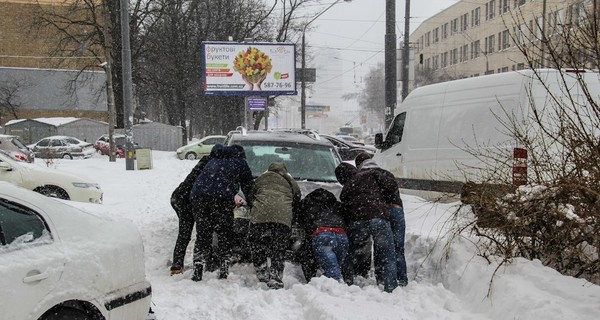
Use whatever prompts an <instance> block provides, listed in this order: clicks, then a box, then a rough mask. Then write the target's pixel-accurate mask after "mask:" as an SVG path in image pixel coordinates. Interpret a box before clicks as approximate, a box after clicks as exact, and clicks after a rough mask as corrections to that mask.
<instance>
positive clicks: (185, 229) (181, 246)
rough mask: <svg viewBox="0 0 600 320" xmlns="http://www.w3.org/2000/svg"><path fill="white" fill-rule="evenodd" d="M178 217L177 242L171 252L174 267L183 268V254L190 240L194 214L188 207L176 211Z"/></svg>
mask: <svg viewBox="0 0 600 320" xmlns="http://www.w3.org/2000/svg"><path fill="white" fill-rule="evenodd" d="M176 213H177V216H178V217H179V231H178V234H177V241H175V249H174V250H173V264H172V266H174V267H180V268H181V267H183V263H184V260H185V252H186V250H187V246H188V244H189V243H190V240H191V239H192V231H193V229H194V223H195V221H194V213H193V211H192V210H191V208H190V207H189V206H186V207H185V208H181V209H179V210H176Z"/></svg>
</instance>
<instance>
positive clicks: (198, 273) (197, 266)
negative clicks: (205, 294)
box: [192, 263, 204, 281]
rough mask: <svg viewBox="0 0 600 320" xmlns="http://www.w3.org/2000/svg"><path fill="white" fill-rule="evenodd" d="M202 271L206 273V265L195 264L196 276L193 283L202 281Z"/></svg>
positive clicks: (193, 277)
mask: <svg viewBox="0 0 600 320" xmlns="http://www.w3.org/2000/svg"><path fill="white" fill-rule="evenodd" d="M202 271H204V265H203V264H202V263H194V275H193V276H192V281H201V280H202Z"/></svg>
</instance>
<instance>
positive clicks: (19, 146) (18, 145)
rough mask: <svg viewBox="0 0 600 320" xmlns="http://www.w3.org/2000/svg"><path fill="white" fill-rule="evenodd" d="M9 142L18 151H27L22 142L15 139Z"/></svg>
mask: <svg viewBox="0 0 600 320" xmlns="http://www.w3.org/2000/svg"><path fill="white" fill-rule="evenodd" d="M10 142H12V143H13V144H14V145H15V146H17V148H19V149H27V146H25V144H23V142H21V140H19V139H17V138H13V139H11V140H10Z"/></svg>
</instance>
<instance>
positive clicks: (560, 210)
mask: <svg viewBox="0 0 600 320" xmlns="http://www.w3.org/2000/svg"><path fill="white" fill-rule="evenodd" d="M563 10H564V9H563V8H550V10H549V11H550V13H549V14H548V16H547V17H546V18H545V19H538V17H533V19H532V17H530V16H529V15H530V14H529V13H527V12H520V11H515V12H513V14H512V19H513V21H512V24H511V25H513V26H518V27H514V28H513V29H511V30H512V35H511V39H512V41H513V43H514V44H515V46H516V47H517V48H518V50H519V51H520V52H521V53H522V54H523V57H524V58H525V61H526V62H527V64H528V66H529V67H530V68H531V69H533V70H534V75H535V80H536V81H538V82H539V83H540V84H541V85H542V87H543V88H544V91H545V95H546V97H547V98H546V100H545V101H544V103H539V102H538V103H537V105H536V104H535V101H536V100H534V95H535V94H538V95H539V92H537V93H536V92H534V91H533V90H531V89H530V88H528V89H527V91H528V94H529V97H530V99H529V100H530V101H529V104H530V107H529V108H528V110H526V112H525V113H524V114H525V117H524V118H521V119H519V118H518V117H514V115H510V114H504V115H498V116H499V119H500V118H501V119H503V120H502V123H503V124H504V127H505V129H506V132H507V133H508V134H510V135H511V136H512V137H514V139H515V141H516V142H517V145H518V146H520V147H522V148H524V149H526V150H527V152H528V160H527V165H528V175H527V179H528V184H527V185H526V186H522V187H519V188H517V187H516V186H511V181H510V177H509V176H508V175H500V174H498V173H506V172H510V169H511V167H510V166H511V165H512V163H511V161H505V162H497V161H496V162H495V163H496V165H495V166H492V167H491V169H489V170H488V171H487V177H488V179H487V181H486V183H484V184H475V183H467V185H466V188H465V192H464V194H463V201H464V202H465V203H467V204H470V205H471V207H472V208H473V212H474V213H475V220H474V221H473V220H471V221H469V222H468V225H464V224H463V225H460V226H459V227H457V228H456V230H457V232H458V231H462V230H470V231H472V232H473V233H474V234H476V235H478V236H479V239H480V242H479V243H478V247H479V249H480V254H481V255H482V256H484V257H488V258H489V257H491V256H500V257H501V258H502V261H503V262H509V261H511V259H512V258H514V257H525V258H528V259H539V260H541V261H542V263H544V264H545V265H547V266H550V267H552V268H555V269H556V270H558V271H559V272H561V273H563V274H567V275H572V276H575V277H582V278H586V279H588V280H589V281H592V282H594V283H596V284H598V283H600V260H599V256H600V236H599V235H600V215H599V214H598V212H600V164H599V162H598V159H599V158H600V129H599V128H600V97H599V96H598V92H597V86H596V87H594V88H595V89H594V88H592V87H591V85H590V83H594V82H597V80H598V77H599V74H598V70H597V68H598V65H599V61H600V60H599V59H600V30H599V25H600V16H599V15H598V13H599V7H598V3H597V1H596V0H594V1H580V2H575V3H573V4H572V5H570V6H569V7H568V8H567V10H566V11H563ZM548 17H549V18H548ZM530 19H531V20H530ZM527 21H536V23H532V24H529V23H526V22H527ZM507 25H508V23H507ZM539 67H550V68H555V69H559V70H560V71H561V72H560V76H559V77H558V79H556V78H555V79H552V81H550V79H548V78H547V77H546V73H544V72H543V71H541V70H540V69H537V68H539ZM591 69H595V70H591ZM538 101H539V100H538ZM476 156H478V157H479V158H480V159H482V161H488V160H489V163H492V162H494V160H496V159H500V158H501V157H502V156H504V157H505V158H506V154H504V155H501V154H498V153H497V152H496V153H495V152H489V153H478V154H476Z"/></svg>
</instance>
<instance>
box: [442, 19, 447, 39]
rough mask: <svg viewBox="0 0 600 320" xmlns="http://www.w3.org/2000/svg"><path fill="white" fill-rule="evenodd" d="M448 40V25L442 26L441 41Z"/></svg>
mask: <svg viewBox="0 0 600 320" xmlns="http://www.w3.org/2000/svg"><path fill="white" fill-rule="evenodd" d="M446 38H448V23H447V22H446V23H444V24H443V25H442V39H446Z"/></svg>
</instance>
